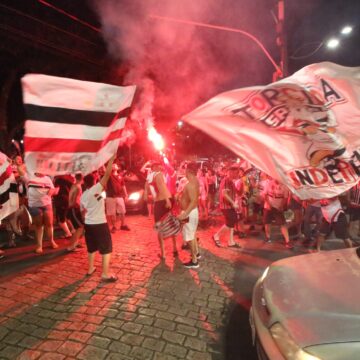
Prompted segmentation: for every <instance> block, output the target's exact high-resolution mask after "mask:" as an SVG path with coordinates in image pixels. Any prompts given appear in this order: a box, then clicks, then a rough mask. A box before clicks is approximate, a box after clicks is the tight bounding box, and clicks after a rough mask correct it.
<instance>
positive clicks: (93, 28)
mask: <svg viewBox="0 0 360 360" xmlns="http://www.w3.org/2000/svg"><path fill="white" fill-rule="evenodd" d="M38 2H39V3H40V4H42V5H45V6H48V7H50V8H52V9H54V10H55V11H57V12H59V13H61V14H63V15H65V16H67V17H69V18H70V19H72V20H75V21H77V22H78V23H80V24H82V25H84V26H87V27H88V28H89V29H91V30H93V31H96V32H101V30H100V29H99V28H97V27H95V26H94V25H91V24H89V23H88V22H86V21H84V20H81V19H79V18H78V17H76V16H74V15H72V14H70V13H68V12H66V11H65V10H63V9H60V8H58V7H56V6H54V5H52V4H50V3H48V2H47V1H45V0H38Z"/></svg>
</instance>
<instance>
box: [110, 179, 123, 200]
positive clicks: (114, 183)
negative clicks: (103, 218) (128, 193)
mask: <svg viewBox="0 0 360 360" xmlns="http://www.w3.org/2000/svg"><path fill="white" fill-rule="evenodd" d="M124 186H125V182H124V179H123V178H122V177H119V176H116V175H114V174H111V175H110V178H109V182H108V183H107V186H106V196H107V197H111V198H115V197H119V198H124V197H125V191H124Z"/></svg>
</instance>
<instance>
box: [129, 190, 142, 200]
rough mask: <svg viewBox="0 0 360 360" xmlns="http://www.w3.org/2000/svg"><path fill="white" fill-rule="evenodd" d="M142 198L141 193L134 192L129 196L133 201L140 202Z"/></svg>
mask: <svg viewBox="0 0 360 360" xmlns="http://www.w3.org/2000/svg"><path fill="white" fill-rule="evenodd" d="M140 198H141V193H140V191H137V192H133V193H132V194H130V196H129V200H132V201H138V200H139V199H140Z"/></svg>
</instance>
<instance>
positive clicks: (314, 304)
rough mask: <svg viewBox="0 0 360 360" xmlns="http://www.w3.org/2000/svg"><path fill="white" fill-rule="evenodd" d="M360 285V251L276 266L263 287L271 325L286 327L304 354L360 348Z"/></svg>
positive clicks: (337, 252) (293, 259) (314, 256)
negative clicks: (310, 349) (323, 348)
mask: <svg viewBox="0 0 360 360" xmlns="http://www.w3.org/2000/svg"><path fill="white" fill-rule="evenodd" d="M359 284H360V259H359V256H358V255H357V252H356V249H355V248H351V249H345V250H335V251H326V252H320V253H314V254H308V255H301V256H295V257H291V258H287V259H283V260H280V261H277V262H275V263H273V264H272V265H271V266H270V268H269V271H268V273H267V276H266V277H265V279H264V281H263V289H264V298H265V301H266V306H267V309H268V311H269V312H270V324H269V325H270V326H271V325H272V324H274V323H275V322H279V323H281V324H282V325H283V326H284V327H285V329H286V330H287V331H288V332H289V334H290V335H291V336H292V338H293V339H294V340H295V341H296V343H297V344H298V345H299V346H300V347H302V348H306V347H307V346H311V345H320V344H330V343H344V342H359V341H360V286H359Z"/></svg>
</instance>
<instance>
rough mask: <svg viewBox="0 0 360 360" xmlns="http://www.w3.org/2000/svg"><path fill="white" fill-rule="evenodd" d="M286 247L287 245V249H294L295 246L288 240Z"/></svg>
mask: <svg viewBox="0 0 360 360" xmlns="http://www.w3.org/2000/svg"><path fill="white" fill-rule="evenodd" d="M285 247H286V248H287V249H293V248H294V245H293V244H292V243H290V242H288V243H285Z"/></svg>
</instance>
